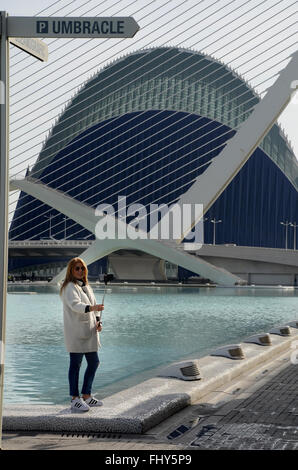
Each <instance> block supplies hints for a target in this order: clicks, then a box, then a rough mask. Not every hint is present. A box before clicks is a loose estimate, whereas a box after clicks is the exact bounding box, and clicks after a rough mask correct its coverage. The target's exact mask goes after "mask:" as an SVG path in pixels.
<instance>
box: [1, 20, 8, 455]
mask: <svg viewBox="0 0 298 470" xmlns="http://www.w3.org/2000/svg"><path fill="white" fill-rule="evenodd" d="M0 15H1V16H0V20H1V40H0V42H1V43H0V85H1V88H2V93H1V104H0V214H1V228H0V309H1V311H0V449H1V447H2V409H3V389H4V347H5V323H6V322H5V321H6V292H7V268H8V191H9V188H8V184H9V181H8V151H9V149H8V126H9V121H8V119H9V118H8V112H9V102H8V98H9V92H8V90H9V82H8V74H9V43H8V40H7V34H6V18H7V13H6V12H4V11H1V12H0ZM3 98H4V99H3Z"/></svg>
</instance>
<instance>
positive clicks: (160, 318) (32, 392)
mask: <svg viewBox="0 0 298 470" xmlns="http://www.w3.org/2000/svg"><path fill="white" fill-rule="evenodd" d="M93 288H94V292H95V296H96V298H97V301H98V303H101V300H102V294H103V287H102V286H93ZM297 297H298V290H297V289H284V288H281V289H279V288H248V287H242V288H234V289H229V288H208V287H204V288H197V287H159V286H153V285H148V286H146V287H132V286H127V287H124V286H123V287H121V286H111V287H110V286H109V290H108V293H107V294H106V296H105V310H104V312H103V331H102V332H101V343H102V348H101V349H100V351H99V356H100V361H101V364H100V368H99V370H98V372H97V375H96V378H95V381H94V388H93V391H94V392H95V393H96V394H97V396H98V397H104V396H107V395H109V394H111V393H115V392H117V391H119V390H121V389H123V388H126V387H128V386H131V385H134V384H135V383H138V382H140V381H142V380H145V379H147V378H150V377H152V376H154V375H156V374H155V371H154V369H156V368H158V367H160V366H162V365H166V364H169V363H171V362H174V361H177V360H181V359H183V358H186V357H196V358H198V357H201V356H204V355H206V354H208V353H210V351H212V350H213V349H214V348H215V347H217V346H219V345H222V344H229V343H231V342H241V341H242V340H243V339H245V338H246V337H248V336H249V335H251V334H253V333H257V332H268V330H269V329H270V328H271V327H273V326H274V325H281V324H285V323H286V322H287V321H291V320H296V319H297V318H298V315H297V312H298V298H297ZM84 368H85V362H84V363H83V365H82V371H81V382H82V377H83V371H84ZM67 374H68V353H67V352H66V350H65V347H64V338H63V314H62V303H61V301H60V298H59V291H58V288H56V287H52V286H34V285H32V284H31V285H10V286H9V293H8V297H7V326H6V352H5V388H4V401H5V402H8V400H9V401H10V402H14V403H18V402H19V403H20V402H21V403H55V404H58V403H61V404H62V403H67V402H68V400H69V397H68V379H67ZM81 382H80V383H81Z"/></svg>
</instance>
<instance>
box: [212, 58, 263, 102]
mask: <svg viewBox="0 0 298 470" xmlns="http://www.w3.org/2000/svg"><path fill="white" fill-rule="evenodd" d="M261 54H262V53H261ZM257 66H258V65H257ZM257 66H255V67H257ZM255 67H254V68H255ZM250 70H253V68H252V69H250ZM221 78H222V77H220V78H219V79H221ZM219 79H216V80H215V81H213V82H211V83H214V82H216V81H217V80H219ZM235 80H236V79H235ZM228 83H230V82H228ZM225 85H227V83H226V84H225ZM239 86H241V85H239ZM220 88H222V87H220ZM237 88H238V87H237ZM227 94H228V93H227ZM224 96H225V95H224Z"/></svg>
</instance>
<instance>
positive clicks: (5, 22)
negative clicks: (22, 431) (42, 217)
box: [0, 11, 139, 449]
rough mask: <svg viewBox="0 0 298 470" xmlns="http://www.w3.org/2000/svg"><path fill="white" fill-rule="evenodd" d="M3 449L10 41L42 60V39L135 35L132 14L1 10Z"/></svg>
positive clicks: (0, 366)
mask: <svg viewBox="0 0 298 470" xmlns="http://www.w3.org/2000/svg"><path fill="white" fill-rule="evenodd" d="M0 28H1V29H0V35H1V36H0V108H1V109H0V139H1V141H0V214H1V226H0V449H1V445H2V409H3V389H4V352H5V351H4V349H5V323H6V293H7V275H8V194H9V177H8V170H9V101H8V100H9V83H8V81H9V42H11V43H12V44H14V45H15V46H17V47H19V48H20V49H22V50H24V51H26V52H27V53H29V54H31V55H33V56H34V57H36V58H37V59H39V60H41V61H46V60H47V58H48V49H47V45H46V44H45V43H43V42H42V41H40V40H39V39H36V38H39V37H42V38H132V37H133V36H134V35H135V34H136V32H137V31H138V30H139V25H138V24H137V23H136V21H135V20H134V19H133V18H131V17H109V18H108V17H103V18H100V17H92V18H90V17H75V18H72V17H65V18H61V17H39V16H37V17H36V16H35V17H27V16H21V17H18V16H16V17H13V16H11V17H9V16H8V15H7V13H6V12H5V11H1V12H0Z"/></svg>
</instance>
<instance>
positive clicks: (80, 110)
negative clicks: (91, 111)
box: [14, 43, 213, 158]
mask: <svg viewBox="0 0 298 470" xmlns="http://www.w3.org/2000/svg"><path fill="white" fill-rule="evenodd" d="M211 44H213V43H211ZM80 104H81V103H80ZM81 111H82V110H80V112H81ZM17 156H18V155H17ZM14 158H16V157H14ZM31 158H32V157H31Z"/></svg>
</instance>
